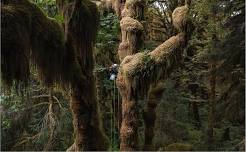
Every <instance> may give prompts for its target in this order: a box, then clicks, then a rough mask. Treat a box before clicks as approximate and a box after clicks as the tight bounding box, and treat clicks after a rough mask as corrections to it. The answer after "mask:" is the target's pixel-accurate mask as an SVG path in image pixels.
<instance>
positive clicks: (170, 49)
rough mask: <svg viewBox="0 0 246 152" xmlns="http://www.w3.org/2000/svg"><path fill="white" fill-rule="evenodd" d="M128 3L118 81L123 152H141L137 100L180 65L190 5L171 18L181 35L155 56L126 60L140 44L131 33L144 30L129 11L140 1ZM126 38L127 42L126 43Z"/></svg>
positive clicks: (166, 44)
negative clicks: (139, 147) (120, 99)
mask: <svg viewBox="0 0 246 152" xmlns="http://www.w3.org/2000/svg"><path fill="white" fill-rule="evenodd" d="M127 2H128V1H126V4H125V9H124V10H123V13H122V16H123V18H122V20H121V30H123V31H122V43H121V44H120V47H119V50H118V51H119V56H121V57H122V58H121V60H123V62H122V63H121V66H120V70H119V74H118V78H117V86H118V89H119V91H120V93H121V96H122V115H123V117H122V126H121V132H120V133H121V144H120V150H123V151H130V150H138V142H137V139H138V109H137V101H138V98H139V97H140V96H141V95H144V94H146V93H147V92H146V91H148V89H149V87H150V85H151V84H152V83H153V82H156V81H158V80H161V79H163V78H166V76H167V75H168V74H170V72H171V70H172V69H173V68H174V66H175V65H177V64H178V63H179V62H180V59H181V54H182V50H183V48H184V47H185V46H186V45H187V36H188V35H187V32H186V30H187V24H186V22H187V13H188V10H189V3H188V1H187V2H186V5H185V6H182V7H178V8H176V9H175V10H174V12H173V14H172V17H173V21H174V22H173V23H174V27H175V28H176V29H178V30H179V34H177V35H176V36H173V37H171V38H170V39H168V40H167V41H165V42H164V43H163V44H161V45H160V46H158V47H157V48H156V49H155V50H153V51H152V52H149V53H137V54H135V55H131V56H127V57H126V55H127V54H128V53H126V52H133V53H135V50H134V49H136V46H137V45H136V44H138V43H136V42H137V40H139V39H133V41H129V40H131V39H130V38H128V37H129V36H130V37H131V36H132V34H131V32H134V34H136V33H137V31H141V30H142V29H143V27H142V24H141V23H139V22H138V21H136V20H135V19H134V20H133V19H132V18H131V17H129V16H131V15H133V14H131V13H130V12H134V11H132V10H129V9H131V7H132V6H134V5H132V4H139V1H137V0H136V1H134V0H131V1H129V2H130V4H131V5H128V4H127ZM133 8H136V7H133ZM140 8H141V7H140ZM133 10H134V9H133ZM137 10H139V9H137ZM136 14H138V13H136ZM127 15H129V16H127ZM124 16H126V17H124ZM129 31H130V32H129ZM137 37H138V36H137ZM124 38H125V40H126V41H123V40H124ZM134 38H135V37H134ZM129 42H135V43H129ZM133 46H135V47H133ZM132 48H134V49H132ZM158 68H159V69H158Z"/></svg>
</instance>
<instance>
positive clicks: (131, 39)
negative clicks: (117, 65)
mask: <svg viewBox="0 0 246 152" xmlns="http://www.w3.org/2000/svg"><path fill="white" fill-rule="evenodd" d="M115 3H116V4H117V5H115V6H116V7H115V8H116V9H115V10H116V12H117V11H119V12H117V14H118V16H119V17H122V19H121V21H120V27H121V36H122V42H121V43H120V46H119V49H118V55H119V59H120V61H122V60H123V59H124V58H125V57H126V56H127V55H132V54H135V53H137V52H138V50H139V49H140V47H141V45H142V41H143V40H142V33H143V25H142V24H141V23H140V21H141V20H142V19H143V15H144V3H145V2H144V1H143V0H126V1H125V0H116V1H115ZM121 95H122V94H121ZM127 96H128V97H130V96H129V94H125V95H124V97H123V99H122V111H127V109H128V110H130V111H132V114H131V112H130V113H128V115H125V114H124V112H123V113H122V117H123V120H122V122H121V130H120V132H121V135H120V138H121V144H120V149H121V150H135V149H137V145H138V144H137V143H138V137H137V136H136V135H135V134H133V133H134V132H137V121H138V118H137V112H136V110H137V107H136V102H137V99H136V98H137V96H134V95H132V97H131V98H128V97H127ZM128 126H131V127H128ZM129 139H130V140H129ZM129 141H131V143H128V142H129ZM128 144H129V145H130V146H128Z"/></svg>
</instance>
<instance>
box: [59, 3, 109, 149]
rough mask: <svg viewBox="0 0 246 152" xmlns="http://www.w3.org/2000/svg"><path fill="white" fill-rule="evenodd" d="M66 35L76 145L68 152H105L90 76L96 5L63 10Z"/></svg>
mask: <svg viewBox="0 0 246 152" xmlns="http://www.w3.org/2000/svg"><path fill="white" fill-rule="evenodd" d="M64 14H65V15H66V16H65V34H66V40H67V47H68V49H71V50H74V52H75V55H76V58H75V60H76V61H75V62H76V64H75V66H77V70H78V71H80V72H78V73H76V72H75V73H74V75H73V77H74V78H73V79H72V80H74V81H73V82H72V83H71V100H70V107H71V111H72V115H73V126H74V134H75V141H74V144H73V145H72V146H71V147H70V148H69V149H68V150H71V151H91V150H107V147H108V142H107V138H106V136H105V134H104V132H103V131H102V130H103V129H102V124H101V120H100V117H99V114H98V113H99V109H98V102H97V100H96V86H95V79H94V75H93V68H94V62H93V44H94V41H95V36H96V32H97V26H98V20H99V18H98V12H97V8H96V5H95V4H93V3H92V2H89V1H88V0H84V1H81V0H76V1H74V2H73V3H72V5H71V4H70V5H68V6H67V8H66V12H65V13H64Z"/></svg>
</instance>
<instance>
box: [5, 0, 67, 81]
mask: <svg viewBox="0 0 246 152" xmlns="http://www.w3.org/2000/svg"><path fill="white" fill-rule="evenodd" d="M5 4H7V5H2V6H1V8H2V14H1V17H2V23H1V27H2V29H3V30H2V36H1V40H2V52H1V55H2V57H1V59H2V62H1V68H2V80H3V81H4V82H6V83H7V84H8V85H11V84H12V81H13V80H17V81H27V80H28V78H29V73H30V70H29V69H30V68H29V66H30V64H31V63H33V64H35V65H36V66H37V69H38V70H39V75H40V77H41V79H42V80H43V81H44V82H45V83H46V84H51V83H52V82H55V81H59V80H60V77H61V74H62V70H61V68H62V66H61V65H62V59H63V58H64V53H65V49H64V40H63V34H62V30H61V28H60V26H59V25H58V24H57V23H56V22H55V21H54V20H52V19H49V18H47V17H46V16H45V15H44V13H43V12H42V11H41V10H40V9H39V8H38V7H36V6H35V5H34V4H32V3H30V2H29V1H27V0H19V1H14V0H13V1H9V2H6V3H5Z"/></svg>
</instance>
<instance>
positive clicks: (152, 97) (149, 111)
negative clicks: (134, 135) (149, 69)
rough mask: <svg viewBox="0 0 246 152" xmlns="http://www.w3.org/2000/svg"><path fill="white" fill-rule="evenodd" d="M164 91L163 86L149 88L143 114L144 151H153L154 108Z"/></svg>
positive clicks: (160, 84) (161, 84) (159, 84)
mask: <svg viewBox="0 0 246 152" xmlns="http://www.w3.org/2000/svg"><path fill="white" fill-rule="evenodd" d="M163 91H164V84H163V83H158V84H157V85H154V86H152V87H151V88H150V90H149V93H148V100H147V107H146V109H145V111H144V113H143V118H144V124H145V139H144V149H143V150H144V151H153V150H155V149H154V147H153V143H152V140H153V137H154V127H155V120H156V106H157V104H158V101H159V100H160V99H161V97H162V93H163Z"/></svg>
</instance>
